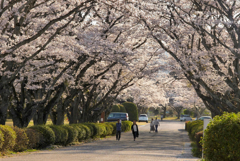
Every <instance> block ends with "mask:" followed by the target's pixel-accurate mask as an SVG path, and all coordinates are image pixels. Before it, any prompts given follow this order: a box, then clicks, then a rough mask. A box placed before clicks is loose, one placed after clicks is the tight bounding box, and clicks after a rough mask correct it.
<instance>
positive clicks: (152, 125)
mask: <svg viewBox="0 0 240 161" xmlns="http://www.w3.org/2000/svg"><path fill="white" fill-rule="evenodd" d="M151 131H153V132H154V131H155V128H154V120H153V118H152V120H151V123H150V131H149V133H151Z"/></svg>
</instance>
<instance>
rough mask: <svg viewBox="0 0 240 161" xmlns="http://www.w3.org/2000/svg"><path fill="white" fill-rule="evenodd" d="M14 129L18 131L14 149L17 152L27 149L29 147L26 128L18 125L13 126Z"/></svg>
mask: <svg viewBox="0 0 240 161" xmlns="http://www.w3.org/2000/svg"><path fill="white" fill-rule="evenodd" d="M13 130H14V131H15V133H16V136H17V137H16V140H15V142H16V143H15V145H14V147H13V151H15V152H21V151H24V150H27V148H28V142H29V140H28V137H27V134H26V132H25V130H24V129H20V128H18V127H13Z"/></svg>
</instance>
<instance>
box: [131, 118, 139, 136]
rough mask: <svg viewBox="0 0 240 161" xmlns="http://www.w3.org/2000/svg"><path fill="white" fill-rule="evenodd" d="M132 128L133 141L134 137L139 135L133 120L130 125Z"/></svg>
mask: <svg viewBox="0 0 240 161" xmlns="http://www.w3.org/2000/svg"><path fill="white" fill-rule="evenodd" d="M131 130H132V134H133V139H134V141H135V139H136V137H138V136H139V132H138V125H137V124H136V121H135V120H134V121H133V125H132V127H131Z"/></svg>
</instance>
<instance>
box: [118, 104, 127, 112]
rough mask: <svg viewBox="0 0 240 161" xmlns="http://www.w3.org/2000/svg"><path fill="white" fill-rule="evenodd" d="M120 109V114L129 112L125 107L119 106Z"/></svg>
mask: <svg viewBox="0 0 240 161" xmlns="http://www.w3.org/2000/svg"><path fill="white" fill-rule="evenodd" d="M118 106H119V108H120V112H127V111H126V109H125V107H124V106H123V105H118Z"/></svg>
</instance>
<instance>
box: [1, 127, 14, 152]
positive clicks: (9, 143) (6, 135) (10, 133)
mask: <svg viewBox="0 0 240 161" xmlns="http://www.w3.org/2000/svg"><path fill="white" fill-rule="evenodd" d="M0 131H1V132H2V133H3V139H4V142H3V145H2V147H1V148H0V151H1V152H6V151H8V150H13V147H14V145H15V143H16V142H15V140H16V137H17V136H16V132H15V131H14V130H13V129H12V128H11V127H10V126H7V125H0ZM0 144H1V143H0Z"/></svg>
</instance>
